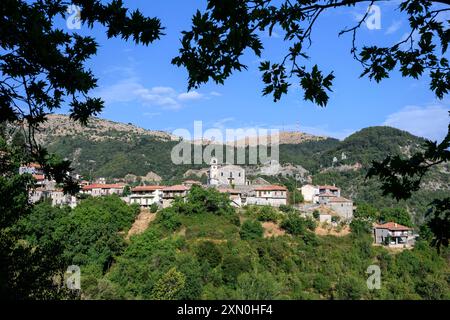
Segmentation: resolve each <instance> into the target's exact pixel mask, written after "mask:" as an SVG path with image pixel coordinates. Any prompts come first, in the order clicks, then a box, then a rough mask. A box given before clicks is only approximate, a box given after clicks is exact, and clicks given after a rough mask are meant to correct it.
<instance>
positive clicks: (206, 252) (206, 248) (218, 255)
mask: <svg viewBox="0 0 450 320" xmlns="http://www.w3.org/2000/svg"><path fill="white" fill-rule="evenodd" d="M195 254H196V255H197V258H198V260H199V261H200V262H203V261H207V262H208V263H209V265H210V266H211V267H212V268H215V267H216V266H218V265H219V264H220V262H221V261H222V252H221V251H220V250H219V248H217V246H216V245H215V244H214V243H213V242H211V241H204V242H201V243H200V244H199V245H198V246H197V248H196V250H195Z"/></svg>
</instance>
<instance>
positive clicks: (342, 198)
mask: <svg viewBox="0 0 450 320" xmlns="http://www.w3.org/2000/svg"><path fill="white" fill-rule="evenodd" d="M330 202H352V200H349V199H346V198H344V197H336V196H335V197H332V199H330Z"/></svg>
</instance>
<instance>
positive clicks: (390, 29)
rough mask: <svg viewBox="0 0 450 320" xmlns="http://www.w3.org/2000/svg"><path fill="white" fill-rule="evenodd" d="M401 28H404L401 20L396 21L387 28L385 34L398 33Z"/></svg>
mask: <svg viewBox="0 0 450 320" xmlns="http://www.w3.org/2000/svg"><path fill="white" fill-rule="evenodd" d="M401 26H402V22H401V21H400V20H398V21H394V22H392V23H391V25H390V26H389V27H388V28H387V30H386V32H385V34H393V33H395V32H397V31H398V30H399V29H400V27H401Z"/></svg>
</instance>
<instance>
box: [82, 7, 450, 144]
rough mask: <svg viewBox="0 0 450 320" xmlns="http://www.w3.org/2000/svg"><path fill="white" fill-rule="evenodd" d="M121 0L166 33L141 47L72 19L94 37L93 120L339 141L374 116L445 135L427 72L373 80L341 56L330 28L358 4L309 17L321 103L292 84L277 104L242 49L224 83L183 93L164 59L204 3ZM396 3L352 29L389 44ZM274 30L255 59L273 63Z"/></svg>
mask: <svg viewBox="0 0 450 320" xmlns="http://www.w3.org/2000/svg"><path fill="white" fill-rule="evenodd" d="M124 3H125V5H126V6H128V7H129V8H132V9H135V8H139V9H140V10H141V11H142V12H143V13H144V14H145V15H148V16H157V17H159V18H160V19H161V21H162V24H163V26H164V27H166V30H165V33H166V35H165V36H163V37H162V38H161V40H159V41H157V42H155V43H153V44H151V45H149V46H148V47H145V46H138V45H135V44H134V43H132V42H125V41H123V40H121V39H109V40H108V39H107V38H106V36H105V33H104V31H105V30H104V29H103V28H102V27H100V26H96V27H95V28H94V30H89V29H88V28H87V27H85V26H82V28H81V30H79V31H76V32H79V33H81V34H84V35H88V34H90V35H92V34H93V35H94V36H95V37H96V39H97V41H98V42H99V44H100V47H99V50H98V54H97V56H95V57H94V58H92V59H91V60H90V61H89V67H90V68H92V70H93V72H94V74H95V75H96V76H97V77H98V78H99V83H98V84H99V87H98V88H97V89H96V90H94V92H93V94H94V95H96V96H100V97H102V98H103V99H104V100H105V102H106V106H105V109H104V111H103V112H102V114H101V115H100V116H101V117H102V118H106V119H110V120H114V121H120V122H130V123H133V124H135V125H138V126H141V127H144V128H147V129H158V130H166V131H173V130H175V129H178V128H186V129H188V130H190V131H192V130H193V122H194V121H195V120H201V121H203V127H204V129H207V128H212V127H217V128H249V127H253V128H254V127H256V128H267V129H285V130H298V129H299V130H300V131H304V132H309V133H313V134H321V135H328V136H333V137H337V138H340V139H342V138H344V137H346V136H348V135H349V134H351V133H353V132H355V131H357V130H359V129H361V128H364V127H367V126H374V125H383V124H385V125H390V126H394V127H397V128H400V129H404V130H408V131H410V132H412V133H414V134H417V135H421V136H425V137H428V138H431V139H441V138H443V136H444V135H445V133H446V129H447V124H448V116H447V111H448V110H449V106H450V103H449V100H448V99H445V100H443V101H438V100H436V99H435V97H434V95H433V94H432V92H431V91H430V90H429V89H428V83H429V82H428V78H427V77H423V78H421V79H419V80H413V79H409V78H402V77H401V76H400V75H399V74H398V73H394V74H393V75H392V77H391V78H390V79H387V80H385V81H383V82H381V83H379V84H377V83H375V82H371V81H369V80H368V79H366V78H363V79H360V78H359V75H360V73H361V71H362V68H361V66H360V65H359V63H358V62H357V61H355V60H353V58H352V57H351V56H350V54H349V53H350V46H351V35H350V34H347V35H344V36H341V37H338V33H339V31H340V30H341V29H343V28H345V27H351V26H353V25H354V24H355V23H356V19H357V17H358V16H359V15H361V14H364V12H365V7H364V6H359V7H355V8H352V9H340V10H336V11H334V12H328V13H326V14H324V15H323V16H322V17H321V18H319V20H318V21H317V24H316V29H315V30H314V32H313V43H312V46H311V48H310V57H311V58H310V61H308V62H307V64H308V65H311V64H316V63H317V64H318V65H319V67H321V68H322V70H324V71H325V72H329V71H332V70H334V73H335V76H336V79H335V82H334V87H333V89H334V92H333V93H332V94H331V96H330V101H329V104H328V106H327V107H326V108H320V107H318V106H315V105H313V104H311V103H307V102H305V101H303V99H302V96H303V93H302V92H301V90H299V89H298V86H296V85H293V86H292V87H291V90H290V93H289V94H288V95H287V96H285V97H284V98H282V100H281V101H279V102H277V103H274V102H273V100H272V98H271V97H270V96H266V97H262V95H261V89H262V87H263V85H262V81H261V74H260V73H259V71H258V65H259V61H258V58H257V57H256V56H254V55H253V54H251V53H250V52H249V53H248V54H246V55H245V56H244V58H243V61H244V63H245V64H246V65H247V66H248V71H244V72H241V73H236V74H234V75H232V76H231V77H230V78H229V79H228V80H227V81H226V82H225V85H222V86H218V85H214V84H213V83H210V84H207V85H204V86H202V87H201V88H200V89H198V90H195V91H191V92H189V93H187V92H186V88H187V72H186V70H185V69H183V68H178V67H176V66H173V65H171V63H170V61H171V59H172V58H173V57H175V56H176V55H177V52H178V48H179V46H180V42H179V39H180V37H181V31H182V30H186V29H188V28H189V26H190V21H191V17H192V14H193V13H194V12H195V10H196V9H197V8H200V9H202V8H203V7H204V6H205V3H206V1H200V0H195V1H194V0H184V1H180V0H165V1H159V0H155V1H124ZM397 3H398V1H390V2H389V3H386V4H382V5H381V29H379V30H369V29H368V28H366V27H363V28H361V30H360V32H359V35H358V37H359V38H358V39H359V43H360V44H363V43H364V44H371V43H373V44H380V45H383V44H392V43H394V42H397V41H399V40H400V39H401V38H402V37H404V35H405V33H406V32H408V29H407V27H408V25H407V20H406V19H405V16H403V15H402V14H401V13H400V12H399V11H398V10H397V9H396V4H397ZM275 33H276V35H275V36H274V37H272V38H269V37H268V36H266V35H262V39H263V42H264V47H265V50H264V52H263V54H262V59H271V60H273V61H279V60H281V59H282V57H283V56H284V54H285V50H286V47H287V45H286V43H284V41H283V39H282V37H280V35H279V34H278V33H280V31H279V30H277V29H275ZM293 81H296V79H293Z"/></svg>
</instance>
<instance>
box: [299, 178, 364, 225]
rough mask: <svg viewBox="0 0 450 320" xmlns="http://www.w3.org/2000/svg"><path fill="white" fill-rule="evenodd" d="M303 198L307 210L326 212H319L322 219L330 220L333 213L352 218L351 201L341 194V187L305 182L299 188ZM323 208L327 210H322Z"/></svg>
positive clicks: (345, 218) (352, 207) (348, 218)
mask: <svg viewBox="0 0 450 320" xmlns="http://www.w3.org/2000/svg"><path fill="white" fill-rule="evenodd" d="M300 191H301V193H302V196H303V200H304V201H305V202H306V204H305V206H304V207H305V208H307V210H308V211H311V210H318V211H319V212H320V211H323V212H326V213H324V214H321V217H320V219H321V220H322V221H328V220H329V221H331V218H332V216H333V215H335V216H338V217H339V218H340V219H343V220H351V219H352V218H353V211H354V209H355V207H354V206H353V201H352V200H349V199H347V198H344V197H342V196H341V189H340V188H338V187H336V186H330V185H324V186H315V185H311V184H306V185H304V186H302V187H301V188H300ZM323 208H325V209H328V210H322V209H323Z"/></svg>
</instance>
